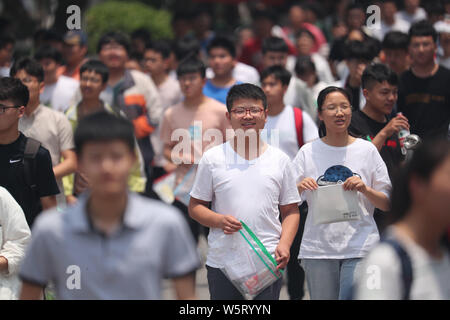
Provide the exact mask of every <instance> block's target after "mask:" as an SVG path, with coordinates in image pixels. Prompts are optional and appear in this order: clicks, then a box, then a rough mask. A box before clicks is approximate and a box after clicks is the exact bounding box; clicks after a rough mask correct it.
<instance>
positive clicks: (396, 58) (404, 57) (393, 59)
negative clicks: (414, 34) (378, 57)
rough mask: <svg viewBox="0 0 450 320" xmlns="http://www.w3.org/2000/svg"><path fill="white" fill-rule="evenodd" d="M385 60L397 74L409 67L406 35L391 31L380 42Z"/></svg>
mask: <svg viewBox="0 0 450 320" xmlns="http://www.w3.org/2000/svg"><path fill="white" fill-rule="evenodd" d="M381 49H382V50H383V53H384V57H385V62H386V64H387V65H388V67H389V68H391V69H392V70H394V71H395V73H397V75H398V76H400V75H401V74H402V73H403V72H405V71H406V70H408V68H409V63H410V61H409V55H408V35H407V34H406V33H402V32H400V31H391V32H388V33H386V36H385V37H384V39H383V42H381Z"/></svg>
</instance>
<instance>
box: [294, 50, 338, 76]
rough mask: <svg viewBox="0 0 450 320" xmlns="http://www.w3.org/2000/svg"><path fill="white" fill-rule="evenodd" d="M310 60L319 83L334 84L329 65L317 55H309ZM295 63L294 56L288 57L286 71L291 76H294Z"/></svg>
mask: <svg viewBox="0 0 450 320" xmlns="http://www.w3.org/2000/svg"><path fill="white" fill-rule="evenodd" d="M311 60H312V62H313V63H314V66H315V67H316V74H317V77H318V78H319V80H320V81H323V82H325V83H332V82H334V81H335V80H334V77H333V74H332V73H331V69H330V65H329V64H328V61H327V60H326V59H325V58H324V57H323V56H322V55H320V54H318V53H312V54H311ZM296 63H297V58H296V57H294V56H289V57H288V59H287V62H286V69H287V70H289V71H290V72H291V73H292V74H295V64H296Z"/></svg>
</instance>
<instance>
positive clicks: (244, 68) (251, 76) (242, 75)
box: [206, 62, 259, 85]
mask: <svg viewBox="0 0 450 320" xmlns="http://www.w3.org/2000/svg"><path fill="white" fill-rule="evenodd" d="M232 75H233V78H234V79H236V80H237V81H240V82H242V83H251V84H254V85H259V73H258V70H256V68H254V67H252V66H249V65H248V64H245V63H242V62H237V63H236V65H235V66H234V68H233V74H232ZM206 77H207V78H208V79H212V78H214V71H213V70H212V69H211V68H207V69H206Z"/></svg>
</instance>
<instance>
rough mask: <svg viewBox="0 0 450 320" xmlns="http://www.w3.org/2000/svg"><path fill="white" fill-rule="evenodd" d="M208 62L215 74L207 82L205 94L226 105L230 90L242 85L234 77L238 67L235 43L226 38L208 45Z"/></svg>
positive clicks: (214, 40)
mask: <svg viewBox="0 0 450 320" xmlns="http://www.w3.org/2000/svg"><path fill="white" fill-rule="evenodd" d="M208 61H209V66H210V67H211V69H212V71H213V72H214V78H212V79H208V80H207V81H206V84H205V86H204V87H203V94H204V95H205V96H208V97H211V98H213V99H216V100H217V101H219V102H221V103H223V104H225V102H226V98H227V93H228V91H229V90H230V88H231V87H232V86H233V85H234V84H239V83H241V82H239V81H237V80H236V79H235V78H234V77H233V69H234V66H235V65H236V48H235V46H234V43H233V42H232V41H231V40H230V39H228V38H226V37H215V38H214V39H212V40H211V41H210V42H209V44H208Z"/></svg>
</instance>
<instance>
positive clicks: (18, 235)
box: [0, 187, 31, 300]
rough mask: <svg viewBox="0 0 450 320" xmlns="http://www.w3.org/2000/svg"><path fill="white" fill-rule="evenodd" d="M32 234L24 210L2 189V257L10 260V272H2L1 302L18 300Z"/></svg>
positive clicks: (0, 191)
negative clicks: (22, 270) (22, 268)
mask: <svg viewBox="0 0 450 320" xmlns="http://www.w3.org/2000/svg"><path fill="white" fill-rule="evenodd" d="M30 237H31V232H30V228H29V227H28V224H27V221H26V219H25V214H24V213H23V210H22V208H21V207H20V206H19V204H18V203H17V202H16V201H15V200H14V198H13V197H12V196H11V195H10V194H9V192H8V191H7V190H6V189H5V188H3V187H0V256H1V257H5V258H6V259H7V260H8V270H7V271H6V272H5V271H3V272H0V300H5V299H18V297H19V290H20V280H19V278H18V275H17V274H18V271H19V270H18V269H19V266H20V263H21V261H22V259H23V257H24V255H25V249H26V247H27V245H28V242H29V241H30Z"/></svg>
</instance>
